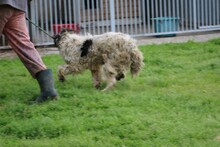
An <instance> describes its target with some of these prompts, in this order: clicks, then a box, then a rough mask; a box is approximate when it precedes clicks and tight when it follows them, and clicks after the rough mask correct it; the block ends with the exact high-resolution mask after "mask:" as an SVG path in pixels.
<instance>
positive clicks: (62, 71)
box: [57, 64, 72, 82]
mask: <svg viewBox="0 0 220 147" xmlns="http://www.w3.org/2000/svg"><path fill="white" fill-rule="evenodd" d="M71 73H72V70H71V66H70V65H68V64H64V65H59V66H58V73H57V74H58V79H59V81H61V82H64V81H65V80H66V79H65V76H66V75H68V74H71Z"/></svg>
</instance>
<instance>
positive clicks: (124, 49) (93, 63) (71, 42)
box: [56, 31, 143, 91]
mask: <svg viewBox="0 0 220 147" xmlns="http://www.w3.org/2000/svg"><path fill="white" fill-rule="evenodd" d="M56 44H57V46H58V49H59V51H60V54H61V56H62V57H63V59H64V61H65V62H66V64H65V65H60V66H59V67H58V77H59V79H60V80H61V81H64V80H65V76H66V75H68V74H77V73H81V72H82V71H84V70H86V69H89V70H90V71H91V73H92V78H93V85H94V86H95V87H96V88H99V87H100V84H101V82H102V81H103V80H106V81H107V86H106V88H104V89H103V91H105V90H108V89H109V88H111V87H113V86H114V85H115V83H116V81H117V80H120V79H122V78H124V77H125V74H126V71H128V70H129V69H130V72H131V75H132V76H134V75H137V74H138V73H139V71H140V70H141V68H142V66H143V55H142V53H141V52H140V50H139V49H138V47H137V45H136V41H135V40H134V39H132V38H131V37H130V36H129V35H126V34H123V33H115V32H108V33H104V34H101V35H94V36H92V35H79V34H74V33H71V32H68V31H62V32H61V34H59V35H58V36H56Z"/></svg>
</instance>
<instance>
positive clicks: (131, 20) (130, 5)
mask: <svg viewBox="0 0 220 147" xmlns="http://www.w3.org/2000/svg"><path fill="white" fill-rule="evenodd" d="M129 14H130V16H129V19H130V21H129V23H130V34H133V12H132V1H131V0H130V1H129Z"/></svg>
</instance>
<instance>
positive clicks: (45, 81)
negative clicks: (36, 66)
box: [32, 69, 58, 104]
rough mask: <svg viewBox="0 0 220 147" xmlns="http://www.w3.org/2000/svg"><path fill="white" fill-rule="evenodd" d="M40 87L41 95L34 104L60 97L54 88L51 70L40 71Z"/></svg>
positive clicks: (38, 79) (38, 76)
mask: <svg viewBox="0 0 220 147" xmlns="http://www.w3.org/2000/svg"><path fill="white" fill-rule="evenodd" d="M36 78H37V81H38V84H39V86H40V90H41V95H40V96H39V97H38V98H36V100H35V101H33V102H32V103H33V104H34V103H42V102H44V101H47V100H55V99H57V97H58V94H57V91H56V89H55V88H54V81H53V74H52V70H51V69H46V70H43V71H40V72H39V73H37V75H36Z"/></svg>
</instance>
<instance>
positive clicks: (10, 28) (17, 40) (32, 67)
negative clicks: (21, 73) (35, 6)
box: [3, 10, 46, 78]
mask: <svg viewBox="0 0 220 147" xmlns="http://www.w3.org/2000/svg"><path fill="white" fill-rule="evenodd" d="M3 34H4V35H5V36H6V38H7V40H8V43H9V45H10V46H11V47H12V48H13V50H14V51H15V52H16V53H17V55H18V56H19V58H20V60H21V61H22V62H23V64H24V65H25V67H26V68H27V69H28V71H29V72H30V73H31V75H32V76H33V77H34V78H36V74H37V73H38V72H40V71H42V70H45V69H46V66H45V64H44V63H43V61H42V59H41V57H40V55H39V53H38V51H37V50H36V49H35V47H34V44H33V43H32V42H31V41H30V37H29V34H28V30H27V26H26V20H25V13H24V12H22V11H18V10H14V14H13V15H12V16H11V17H10V19H9V20H8V22H7V23H6V24H5V27H4V29H3Z"/></svg>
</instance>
